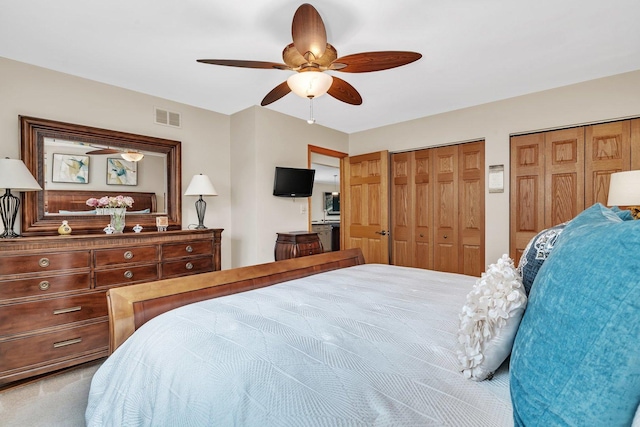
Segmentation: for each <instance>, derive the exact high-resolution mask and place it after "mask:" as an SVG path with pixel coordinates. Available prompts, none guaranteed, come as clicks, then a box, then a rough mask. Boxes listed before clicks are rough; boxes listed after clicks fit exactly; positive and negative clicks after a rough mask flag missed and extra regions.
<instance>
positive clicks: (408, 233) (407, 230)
mask: <svg viewBox="0 0 640 427" xmlns="http://www.w3.org/2000/svg"><path fill="white" fill-rule="evenodd" d="M412 179H413V154H412V153H396V154H392V155H391V263H392V264H393V265H402V266H405V267H413V266H414V265H415V256H414V245H415V243H414V242H415V238H414V234H413V223H414V218H413V215H412V213H413V211H414V208H413V205H414V197H413V193H414V185H413V183H412V182H411V181H412Z"/></svg>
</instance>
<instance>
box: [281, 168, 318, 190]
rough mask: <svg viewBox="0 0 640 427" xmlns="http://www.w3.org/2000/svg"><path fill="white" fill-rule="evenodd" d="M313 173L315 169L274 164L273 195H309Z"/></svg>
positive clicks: (314, 173) (311, 188)
mask: <svg viewBox="0 0 640 427" xmlns="http://www.w3.org/2000/svg"><path fill="white" fill-rule="evenodd" d="M315 175H316V171H315V169H297V168H284V167H279V166H276V174H275V177H274V179H273V195H274V196H278V197H311V193H312V192H313V180H314V178H315Z"/></svg>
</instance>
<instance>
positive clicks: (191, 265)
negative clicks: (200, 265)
mask: <svg viewBox="0 0 640 427" xmlns="http://www.w3.org/2000/svg"><path fill="white" fill-rule="evenodd" d="M185 267H186V268H187V270H191V269H192V268H193V264H191V263H190V262H188V263H187V265H185Z"/></svg>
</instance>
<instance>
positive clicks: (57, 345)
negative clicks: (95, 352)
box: [53, 338, 82, 348]
mask: <svg viewBox="0 0 640 427" xmlns="http://www.w3.org/2000/svg"><path fill="white" fill-rule="evenodd" d="M81 342H82V338H74V339H72V340H66V341H59V342H54V343H53V348H60V347H66V346H68V345H73V344H79V343H81Z"/></svg>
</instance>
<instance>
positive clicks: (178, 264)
mask: <svg viewBox="0 0 640 427" xmlns="http://www.w3.org/2000/svg"><path fill="white" fill-rule="evenodd" d="M209 271H213V258H212V257H210V256H207V257H196V258H189V259H183V260H179V261H170V262H165V263H164V264H162V278H163V279H166V278H169V277H176V276H186V275H189V274H198V273H206V272H209Z"/></svg>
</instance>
